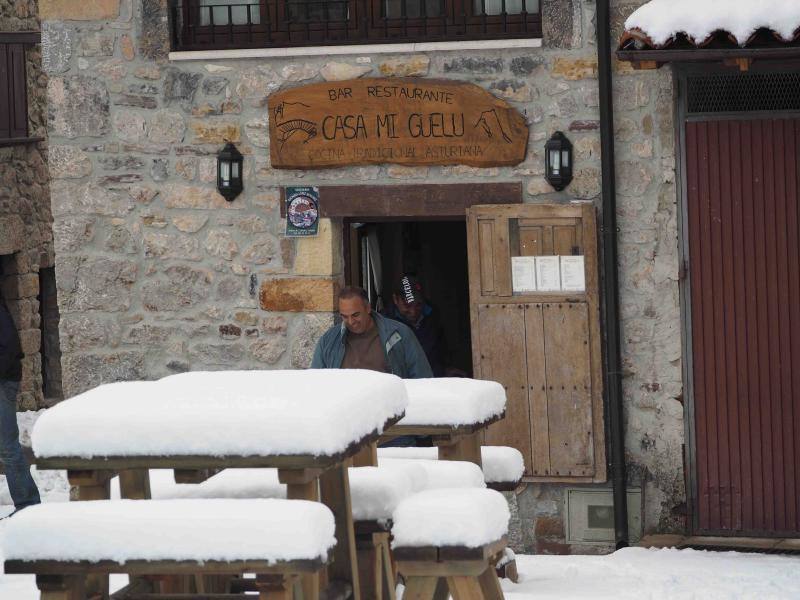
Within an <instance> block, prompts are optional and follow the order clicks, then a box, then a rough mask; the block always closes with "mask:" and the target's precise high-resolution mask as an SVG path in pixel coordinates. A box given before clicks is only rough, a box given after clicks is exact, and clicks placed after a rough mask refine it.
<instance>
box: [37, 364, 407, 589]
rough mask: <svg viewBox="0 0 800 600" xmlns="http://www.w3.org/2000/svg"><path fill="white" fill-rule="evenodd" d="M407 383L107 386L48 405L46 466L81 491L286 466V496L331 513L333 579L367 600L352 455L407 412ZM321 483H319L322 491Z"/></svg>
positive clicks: (40, 464)
mask: <svg viewBox="0 0 800 600" xmlns="http://www.w3.org/2000/svg"><path fill="white" fill-rule="evenodd" d="M407 402H408V400H407V393H406V387H405V385H404V384H403V381H402V380H401V379H399V378H397V377H395V376H393V375H387V374H383V373H376V372H372V371H354V370H348V371H339V370H306V371H223V372H196V373H184V374H180V375H174V376H170V377H166V378H164V379H162V380H159V381H154V382H120V383H112V384H107V385H102V386H99V387H97V388H95V389H93V390H90V391H88V392H85V393H83V394H80V395H79V396H76V397H74V398H71V399H69V400H66V401H64V402H62V403H60V404H58V405H57V406H55V407H54V408H53V409H51V410H49V411H48V412H47V413H46V414H45V415H43V416H42V417H41V418H40V419H39V421H38V422H37V423H36V426H35V428H34V431H33V435H32V442H33V451H34V454H35V456H36V462H37V468H39V469H66V470H67V471H68V476H69V479H70V482H71V483H72V484H73V485H76V486H78V498H79V499H80V500H98V499H105V498H108V497H109V481H110V480H111V478H112V477H113V476H114V475H115V474H116V473H119V474H120V486H121V493H122V496H123V497H124V498H129V499H148V498H149V497H150V489H149V476H148V469H150V468H166V469H224V468H277V469H278V477H279V479H280V482H281V483H285V484H287V498H288V499H299V500H314V501H320V500H321V501H322V502H323V503H324V504H326V505H327V506H328V507H329V508H330V509H331V511H332V512H333V514H334V517H335V521H336V539H337V544H336V547H335V549H334V550H333V558H332V563H331V565H330V568H329V577H330V579H331V581H334V580H338V581H342V582H344V583H346V584H348V585H350V586H352V589H353V591H354V595H355V597H356V598H358V593H357V592H358V571H357V565H356V561H355V533H354V526H353V517H352V511H351V506H350V490H349V479H348V470H347V459H348V458H349V457H351V456H353V455H354V454H356V453H357V452H358V451H359V450H360V449H361V448H362V447H364V446H367V445H369V444H371V443H373V442H375V441H376V440H377V439H378V436H379V435H380V434H381V433H382V432H383V431H384V430H385V428H386V427H388V426H390V425H392V424H393V423H395V422H396V421H397V420H398V419H400V418H401V417H402V416H403V412H404V410H405V408H406V405H407ZM317 490H319V493H318V491H317Z"/></svg>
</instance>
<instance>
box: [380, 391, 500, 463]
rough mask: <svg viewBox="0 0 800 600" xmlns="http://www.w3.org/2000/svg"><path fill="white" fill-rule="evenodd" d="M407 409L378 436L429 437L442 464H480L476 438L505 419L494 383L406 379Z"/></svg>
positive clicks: (387, 438)
mask: <svg viewBox="0 0 800 600" xmlns="http://www.w3.org/2000/svg"><path fill="white" fill-rule="evenodd" d="M404 383H405V384H406V390H407V392H408V406H407V407H406V411H405V416H404V417H403V418H402V419H401V420H400V421H398V422H397V423H396V424H394V425H392V426H390V427H389V428H388V429H387V430H386V432H385V433H384V434H383V435H381V440H382V441H388V440H392V439H394V438H397V437H401V436H406V435H413V436H430V437H431V439H432V441H433V445H434V446H438V449H439V451H438V457H439V458H440V459H444V460H463V461H469V462H473V463H475V464H476V465H478V466H479V467H480V466H482V461H481V442H480V434H481V432H482V431H483V430H485V429H486V428H487V427H489V425H491V424H492V423H495V422H497V421H499V420H500V419H502V418H504V417H505V408H506V392H505V389H504V388H503V386H502V385H500V384H499V383H497V382H495V381H483V380H480V379H466V378H457V377H452V378H449V377H443V378H438V379H406V380H404Z"/></svg>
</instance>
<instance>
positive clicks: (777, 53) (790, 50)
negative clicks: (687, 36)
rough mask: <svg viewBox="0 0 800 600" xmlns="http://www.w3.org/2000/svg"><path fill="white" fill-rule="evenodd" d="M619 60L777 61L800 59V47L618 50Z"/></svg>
mask: <svg viewBox="0 0 800 600" xmlns="http://www.w3.org/2000/svg"><path fill="white" fill-rule="evenodd" d="M617 58H618V59H619V60H625V61H630V62H645V61H655V62H659V63H662V64H664V63H668V62H712V61H724V60H729V59H736V58H748V59H751V60H775V59H797V58H800V47H798V46H786V47H778V48H723V49H720V48H690V49H687V50H670V49H663V50H617Z"/></svg>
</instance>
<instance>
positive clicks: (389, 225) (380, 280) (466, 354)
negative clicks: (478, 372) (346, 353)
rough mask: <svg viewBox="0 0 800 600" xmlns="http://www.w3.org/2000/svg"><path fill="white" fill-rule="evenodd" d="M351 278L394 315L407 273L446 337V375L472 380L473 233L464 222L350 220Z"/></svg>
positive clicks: (347, 273) (347, 271)
mask: <svg viewBox="0 0 800 600" xmlns="http://www.w3.org/2000/svg"><path fill="white" fill-rule="evenodd" d="M345 233H346V235H345V240H346V241H345V260H346V269H345V277H346V281H347V283H348V285H359V286H361V287H363V288H364V289H366V290H367V292H368V293H369V297H370V302H371V304H372V307H373V309H375V310H378V311H379V312H381V313H384V314H389V316H392V315H391V312H392V306H393V297H392V296H393V292H394V291H395V289H396V286H397V283H398V281H399V279H400V277H402V276H403V275H413V276H414V277H416V278H417V279H418V280H419V282H420V283H421V285H422V289H423V292H424V296H425V300H426V302H427V303H428V304H429V306H430V307H431V308H432V309H433V311H434V312H435V313H436V314H437V316H438V319H439V322H440V324H441V329H442V335H443V338H444V348H443V352H442V355H443V361H444V373H445V374H448V375H462V376H467V377H471V376H472V343H471V337H470V316H469V278H468V268H467V230H466V222H465V221H464V219H459V220H425V221H418V220H417V221H380V222H355V221H353V220H346V221H345Z"/></svg>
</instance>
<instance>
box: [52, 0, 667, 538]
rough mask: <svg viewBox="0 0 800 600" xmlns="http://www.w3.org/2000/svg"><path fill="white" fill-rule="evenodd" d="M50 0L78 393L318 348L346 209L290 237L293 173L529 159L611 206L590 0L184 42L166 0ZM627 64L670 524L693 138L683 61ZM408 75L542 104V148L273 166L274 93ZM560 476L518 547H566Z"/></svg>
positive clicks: (630, 392) (639, 426)
mask: <svg viewBox="0 0 800 600" xmlns="http://www.w3.org/2000/svg"><path fill="white" fill-rule="evenodd" d="M41 4H42V13H43V14H45V15H46V18H47V19H48V20H47V21H45V22H44V23H43V32H44V37H45V40H46V44H45V47H46V48H47V55H46V57H45V64H46V65H47V67H48V70H49V74H50V83H49V88H48V95H49V102H50V112H49V134H50V138H51V140H52V146H51V150H50V161H51V171H52V176H53V179H54V182H53V185H52V202H53V210H54V213H55V219H56V221H55V244H56V251H57V255H58V262H57V281H58V288H59V294H60V309H61V313H62V322H61V339H62V347H63V352H64V359H63V366H64V373H65V377H64V386H65V392H66V393H67V394H68V395H70V394H75V393H77V392H80V391H82V390H85V389H87V388H89V387H91V386H94V385H97V384H98V383H100V382H104V381H111V380H116V379H129V378H155V377H160V376H162V375H165V374H169V373H172V372H177V371H184V370H188V369H192V370H197V369H217V368H279V367H288V368H292V367H294V368H302V367H304V366H306V365H307V364H308V362H309V359H310V353H311V351H312V349H313V345H314V343H315V341H316V339H317V338H318V336H319V335H320V334H321V333H322V332H323V331H324V330H325V329H326V328H327V327H328V326H329V325H330V324H331V323H332V314H331V311H332V309H333V298H334V291H335V287H336V285H338V284H339V283H340V282H341V271H342V267H341V263H342V257H341V252H342V248H341V240H340V233H339V232H340V224H339V223H338V222H330V221H323V223H322V227H321V233H320V236H319V237H318V238H315V239H305V240H294V239H285V238H283V237H282V230H283V224H282V222H281V219H280V217H279V207H278V201H279V189H280V187H282V186H285V185H292V184H304V185H313V184H317V185H326V184H358V183H370V184H375V183H378V182H380V183H385V184H397V183H414V182H426V183H431V182H433V183H437V182H439V183H447V182H453V181H456V180H457V181H459V182H470V181H475V182H485V181H510V180H516V181H520V180H521V181H522V182H523V184H524V190H525V201H527V202H567V201H570V200H572V199H581V200H587V201H594V202H597V204H598V206H599V199H598V196H599V193H600V156H599V153H600V141H599V114H598V89H597V60H596V54H595V44H594V40H593V37H594V24H593V20H594V4H593V3H592V2H581V1H580V0H545V2H543V12H544V23H545V39H544V47H543V48H541V49H529V50H521V49H520V50H512V49H508V50H502V51H488V50H487V51H455V52H436V53H416V54H413V55H392V54H374V55H362V54H358V53H355V54H352V55H346V56H342V57H339V58H336V59H330V58H325V57H300V58H281V59H241V60H204V61H180V62H178V61H176V62H170V61H169V60H168V56H167V54H168V49H169V48H168V36H167V29H166V20H165V19H166V7H165V5H166V2H165V0H141V1H139V0H136V1H134V0H103V1H102V2H93V3H91V5H90V6H89V4H88V3H86V4H79V5H77V6H72V7H70V9H69V10H66V9H65V8H64V4H65V2H64V0H41ZM629 8H630V5H628V4H624V5H621V6H620V7H618V11H619V12H620V13H623V12H625V11H627V10H628V9H629ZM98 11H100V12H102V16H98V14H99V13H98ZM356 52H357V50H356ZM618 70H619V71H620V73H619V79H618V84H617V88H618V89H617V90H616V92H617V93H616V96H617V99H618V110H619V116H618V119H619V126H618V136H619V139H620V146H619V157H620V163H619V179H620V221H621V227H622V228H623V232H622V253H623V265H622V277H623V315H624V332H625V350H624V351H625V365H626V373H627V377H626V380H625V381H626V386H625V392H626V403H627V408H628V410H627V415H628V420H629V424H630V427H629V435H628V443H629V458H630V460H631V463H632V465H633V466H634V469H633V471H634V472H636V473H638V474H640V475H641V477H642V478H644V480H645V481H646V482H647V486H648V492H650V494H649V496H648V497H650V496H652V497H653V499H654V500H653V502H652V504H651V505H649V508H648V517H647V520H648V527H650V528H653V527H661V526H664V524H665V523H667V524H669V523H671V521H670V515H671V512H670V511H672V510H673V506H674V504H675V503H679V502H680V498H681V494H682V488H681V487H680V486H679V485H678V483H677V482H678V481H680V480H681V477H682V475H681V471H680V470H681V464H682V461H681V460H680V454H679V449H680V439H681V436H682V425H681V418H680V417H681V415H680V404H679V402H678V401H676V400H675V397H676V396H679V395H680V348H679V347H676V346H675V345H674V344H675V340H676V339H677V338H676V336H674V335H672V336H665V335H664V334H665V333H667V332H666V331H665V330H667V329H668V330H671V331H672V333H673V334H674V333H677V331H678V327H679V321H678V313H677V310H678V308H677V307H678V305H677V283H676V273H677V263H676V260H675V252H674V251H675V249H676V248H677V242H676V239H675V235H676V233H675V214H674V213H675V198H674V195H675V194H674V182H673V180H674V175H673V164H674V159H673V154H672V147H671V145H672V140H671V138H668V136H667V132H668V131H671V129H670V128H671V121H670V122H669V123H665V122H664V121H665V119H668V118H669V115H670V114H671V105H669V103H670V102H671V97H670V93H671V80H670V77H669V74H668V73H666V72H657V73H652V74H640V73H633V72H630V71H629V70H627V69H623V68H622V67H620V68H619V69H618ZM398 75H402V76H413V77H421V78H424V77H445V78H449V79H456V80H465V81H472V82H474V83H476V84H478V85H480V86H483V87H484V88H486V89H488V90H490V91H491V92H492V93H494V94H496V95H498V96H500V97H503V98H506V99H507V100H509V101H510V102H511V103H512V104H513V105H514V106H516V107H517V108H518V109H519V110H520V111H521V112H522V113H523V114H525V115H526V117H527V119H528V122H529V124H530V132H531V133H530V141H529V150H528V155H527V157H526V159H525V161H524V162H523V163H522V164H520V165H518V166H516V167H508V168H486V169H477V168H471V167H463V166H455V167H453V166H451V167H405V166H397V165H384V166H365V167H351V168H345V169H328V170H319V171H313V172H310V171H287V170H275V169H272V168H271V166H270V164H269V150H268V147H269V139H268V133H267V110H266V99H267V97H268V96H269V94H271V93H272V92H274V91H275V90H278V89H283V88H287V87H292V86H297V85H303V84H306V83H310V82H313V81H320V80H328V81H333V80H340V79H349V78H355V77H363V76H388V77H391V76H398ZM665 103H666V105H667V108H669V110H664V107H665ZM556 130H562V131H564V132H566V133H567V135H568V136H569V137H570V139H571V140H572V142H573V143H574V145H575V163H576V172H575V180H574V181H573V183H572V184H571V185H570V186H569V187H568V188H567V190H565V191H564V192H561V193H558V192H554V191H553V190H552V188H551V187H550V186H549V185H547V183H546V182H545V181H544V178H543V171H544V160H543V155H542V154H543V145H544V142H545V140H546V139H547V138H548V137H549V136H550V134H552V132H553V131H556ZM225 140H231V141H235V142H236V143H237V145H238V147H239V149H240V151H241V152H242V153H243V154H244V155H245V165H244V171H245V182H244V183H245V191H244V193H243V194H242V195H241V196H239V197H238V198H237V199H236V200H234V201H233V202H231V203H228V202H226V201H225V200H224V199H222V198H221V197H220V196H219V195H218V194H217V193H216V191H215V188H214V183H215V155H216V153H217V152H218V151H219V150H220V149H221V147H222V145H223V143H224V141H225ZM670 337H671V338H672V339H670ZM676 443H677V448H678V454H675V444H676ZM562 491H563V487H562V486H537V485H530V486H528V487H527V488H526V490H525V491H523V492H522V493H521V494H520V496H519V497H518V498H517V500H518V502H517V503H515V506H517V507H518V509H519V516H520V522H521V527H522V528H523V529H524V530H523V531H522V532H521V533H520V534H519V536H518V538H519V540H520V541H519V543H518V544H517V545H518V547H519V548H524V549H526V550H537V551H546V552H557V551H567V550H568V548H567V547H566V546H565V544H564V531H563V530H564V528H563V517H564V514H563V513H564V506H563V493H562Z"/></svg>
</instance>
